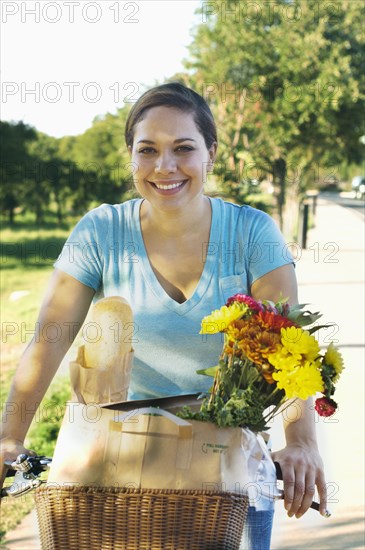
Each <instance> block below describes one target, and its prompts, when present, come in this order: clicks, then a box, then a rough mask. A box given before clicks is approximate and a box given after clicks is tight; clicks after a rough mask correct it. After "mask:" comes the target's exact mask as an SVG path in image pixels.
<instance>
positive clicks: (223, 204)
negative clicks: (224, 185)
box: [210, 197, 272, 222]
mask: <svg viewBox="0 0 365 550" xmlns="http://www.w3.org/2000/svg"><path fill="white" fill-rule="evenodd" d="M210 200H211V201H213V204H214V203H215V204H216V207H217V208H220V209H221V211H222V213H224V214H226V215H228V216H231V217H233V218H237V219H238V218H239V219H241V220H245V221H246V222H248V221H250V222H256V221H262V220H272V218H271V216H270V215H269V214H267V213H266V212H264V211H263V210H258V209H257V208H254V207H253V206H250V205H248V204H237V203H235V202H230V201H227V200H224V199H222V198H220V197H214V198H210Z"/></svg>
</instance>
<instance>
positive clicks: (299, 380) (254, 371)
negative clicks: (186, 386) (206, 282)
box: [179, 294, 343, 432]
mask: <svg viewBox="0 0 365 550" xmlns="http://www.w3.org/2000/svg"><path fill="white" fill-rule="evenodd" d="M305 306H306V304H301V305H296V306H289V304H288V303H287V301H285V300H282V301H280V302H278V303H276V304H274V303H273V302H270V301H262V302H261V301H260V302H258V301H256V300H254V299H253V298H251V297H250V296H246V295H245V294H235V295H234V296H232V297H231V298H229V299H228V301H227V303H226V305H224V306H223V307H221V308H220V309H219V310H216V311H213V312H212V314H211V315H208V316H207V317H205V318H204V319H203V321H202V327H201V331H200V333H201V334H215V333H218V332H221V333H223V334H224V345H223V351H222V354H221V356H220V359H219V362H218V365H217V366H214V367H210V368H207V369H204V370H199V371H197V372H198V373H199V374H203V375H208V376H212V377H214V382H213V386H212V388H211V390H210V395H209V396H207V397H205V399H204V400H203V403H202V405H201V408H200V411H199V412H192V411H191V410H190V409H189V408H187V407H185V408H184V409H183V410H182V411H181V413H179V416H182V417H183V418H192V419H195V420H203V421H208V422H213V423H215V424H217V425H218V426H220V427H237V426H241V427H246V428H249V429H251V430H252V431H254V432H258V431H261V430H264V429H267V428H268V422H269V421H270V420H271V419H272V418H273V417H274V415H275V414H277V413H278V412H279V409H281V408H282V406H283V404H284V403H285V402H287V401H288V403H289V404H290V402H289V400H292V399H293V398H300V399H303V400H305V399H307V398H308V397H310V396H314V395H315V394H317V393H321V394H322V397H319V398H318V399H316V402H315V409H316V411H317V412H318V414H319V415H321V416H330V415H332V414H333V413H334V412H335V410H336V408H337V404H336V402H335V401H334V400H333V399H332V396H333V394H334V391H335V383H336V382H337V380H338V378H339V376H340V373H341V371H342V370H343V359H342V356H341V354H340V353H339V351H338V349H337V348H336V347H335V346H334V345H333V343H332V342H331V343H330V345H329V346H328V347H327V349H326V351H325V353H324V354H323V353H321V352H320V347H319V344H318V342H317V340H316V339H315V337H314V336H313V333H314V332H315V331H316V330H318V329H319V328H321V326H318V325H317V326H314V327H313V328H311V329H309V330H304V328H303V327H305V326H308V325H312V324H313V323H314V322H315V321H316V320H317V319H318V318H319V317H320V316H321V315H320V314H319V313H311V312H310V311H308V310H304V307H305ZM325 326H326V325H325Z"/></svg>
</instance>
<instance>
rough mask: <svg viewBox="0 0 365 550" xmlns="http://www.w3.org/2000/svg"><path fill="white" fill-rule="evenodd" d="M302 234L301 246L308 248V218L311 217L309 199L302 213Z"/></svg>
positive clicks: (305, 202) (304, 204)
mask: <svg viewBox="0 0 365 550" xmlns="http://www.w3.org/2000/svg"><path fill="white" fill-rule="evenodd" d="M302 216H303V218H302V234H301V241H302V242H301V246H302V248H304V249H305V248H307V233H308V218H309V204H308V202H307V201H304V203H303V213H302Z"/></svg>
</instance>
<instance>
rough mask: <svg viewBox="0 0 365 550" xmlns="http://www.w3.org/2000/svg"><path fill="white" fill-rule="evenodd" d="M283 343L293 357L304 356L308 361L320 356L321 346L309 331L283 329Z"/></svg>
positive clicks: (293, 328)
mask: <svg viewBox="0 0 365 550" xmlns="http://www.w3.org/2000/svg"><path fill="white" fill-rule="evenodd" d="M281 342H282V344H283V346H284V347H285V349H287V351H289V353H291V354H293V355H298V354H300V355H304V357H305V358H306V359H308V360H313V359H315V358H316V357H317V356H318V354H319V344H318V342H317V340H316V339H315V338H314V336H312V335H311V334H310V333H309V332H308V331H307V330H303V329H301V328H297V327H288V328H282V329H281Z"/></svg>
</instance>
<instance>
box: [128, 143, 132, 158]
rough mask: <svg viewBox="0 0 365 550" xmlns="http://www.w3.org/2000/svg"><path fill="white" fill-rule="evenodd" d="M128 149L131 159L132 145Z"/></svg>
mask: <svg viewBox="0 0 365 550" xmlns="http://www.w3.org/2000/svg"><path fill="white" fill-rule="evenodd" d="M127 149H128V153H129V156H130V157H131V156H132V147H131V145H128V147H127Z"/></svg>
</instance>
